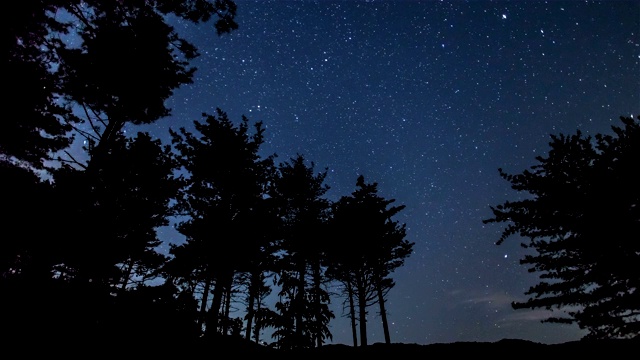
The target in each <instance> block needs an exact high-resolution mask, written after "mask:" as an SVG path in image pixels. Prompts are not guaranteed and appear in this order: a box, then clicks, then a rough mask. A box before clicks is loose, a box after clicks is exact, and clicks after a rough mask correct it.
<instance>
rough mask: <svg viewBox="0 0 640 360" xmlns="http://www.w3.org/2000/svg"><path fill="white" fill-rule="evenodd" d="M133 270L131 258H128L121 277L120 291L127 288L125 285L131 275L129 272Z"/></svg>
mask: <svg viewBox="0 0 640 360" xmlns="http://www.w3.org/2000/svg"><path fill="white" fill-rule="evenodd" d="M132 271H133V258H129V264H128V265H127V273H126V274H125V275H124V277H123V278H122V286H121V287H120V293H123V292H125V290H127V285H128V284H129V277H131V272H132Z"/></svg>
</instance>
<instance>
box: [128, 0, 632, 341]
mask: <svg viewBox="0 0 640 360" xmlns="http://www.w3.org/2000/svg"><path fill="white" fill-rule="evenodd" d="M236 2H237V4H238V16H237V18H236V20H237V22H238V24H239V29H238V30H236V31H234V32H233V33H231V34H226V35H223V36H222V37H218V36H217V35H216V34H215V31H214V29H213V27H212V26H211V25H210V24H205V25H199V26H194V25H192V24H187V23H182V22H173V24H174V26H175V27H176V29H177V30H178V31H179V33H181V34H182V35H183V36H184V37H186V38H187V39H189V40H191V41H192V42H193V43H194V44H195V45H196V46H197V47H198V48H199V50H200V53H201V56H200V57H199V58H197V59H196V60H195V61H194V62H193V65H195V66H196V67H197V68H198V71H197V72H196V76H195V79H194V83H193V84H190V85H185V86H183V87H182V88H180V89H178V90H177V91H176V92H175V94H174V96H173V97H172V98H171V99H170V101H169V106H170V107H171V108H172V116H170V117H168V118H165V119H162V120H160V121H158V122H157V123H155V124H154V125H153V126H147V127H137V128H132V127H130V128H129V130H130V131H131V130H136V131H137V130H145V131H146V130H148V131H150V132H151V133H152V134H153V135H154V136H157V137H159V138H162V139H163V140H166V141H168V140H169V134H168V129H169V128H170V127H171V128H173V129H177V128H179V127H182V126H185V127H187V128H188V129H192V124H193V120H202V119H203V118H202V116H201V114H202V113H203V112H206V113H211V114H213V113H214V112H215V109H216V108H217V107H219V108H221V109H222V110H224V111H226V112H227V113H228V115H229V117H230V118H231V119H232V120H234V121H238V122H239V121H240V118H241V116H242V115H243V114H244V115H246V116H247V117H248V118H249V119H250V120H251V121H252V122H256V121H262V122H263V123H264V125H266V133H265V136H266V142H267V143H266V144H265V145H264V146H263V151H264V155H269V154H272V153H277V154H278V158H277V159H276V160H277V162H283V161H288V160H289V159H290V158H291V157H292V156H295V155H296V154H298V153H299V154H302V155H304V156H305V158H307V159H309V160H310V161H313V162H314V163H315V168H316V171H317V172H320V171H323V170H324V169H325V168H327V169H328V176H327V179H326V184H327V185H329V186H330V187H331V190H330V191H329V193H328V198H330V199H331V200H337V198H339V197H340V196H342V195H349V194H350V193H351V192H352V191H354V190H355V184H356V178H357V176H358V175H360V174H362V175H364V177H365V180H367V181H368V182H377V183H378V184H379V194H380V195H381V196H383V197H385V198H390V199H396V203H395V205H401V204H402V205H406V209H405V210H404V211H402V212H401V213H400V214H399V215H397V216H396V218H395V219H396V220H398V221H400V222H401V223H406V225H407V240H409V241H412V242H415V246H414V253H413V254H412V255H411V256H410V257H409V258H408V259H407V261H406V263H405V265H404V266H403V267H401V268H400V269H398V270H397V271H396V272H395V273H394V274H393V275H392V276H393V278H394V279H395V281H396V283H397V285H396V287H395V288H394V289H392V290H391V292H390V294H389V298H388V302H387V309H388V311H389V321H390V331H391V340H392V342H404V343H418V344H431V343H450V342H457V341H491V342H493V341H498V340H500V339H503V338H518V339H525V340H532V341H536V342H542V343H550V344H551V343H559V342H565V341H571V340H578V339H579V338H580V337H581V336H582V335H584V334H583V333H582V332H581V331H580V330H579V329H578V328H577V327H576V326H560V325H554V324H541V323H540V319H542V318H544V317H546V316H547V313H545V312H544V311H534V310H517V311H516V310H513V309H512V308H511V305H510V304H511V302H512V301H523V300H525V299H526V297H525V295H524V292H525V291H526V290H527V289H528V288H529V286H531V285H533V284H535V283H537V282H538V278H537V275H536V274H530V273H528V272H527V269H526V267H524V266H523V265H520V264H519V263H518V261H519V259H520V258H521V257H522V256H523V255H524V254H525V250H524V249H522V248H521V247H520V243H521V240H522V239H519V238H517V237H514V238H510V239H509V241H507V242H505V243H504V244H502V245H500V246H498V245H495V241H496V240H498V237H499V235H500V233H501V230H502V228H503V226H502V225H495V224H492V225H490V226H488V225H483V223H482V220H483V219H486V218H489V217H491V216H492V214H491V212H490V209H489V206H490V205H498V204H501V203H503V202H504V201H506V200H516V199H517V198H518V197H519V196H520V195H519V194H517V193H515V192H514V191H512V190H511V189H510V184H509V183H508V182H506V181H505V180H503V179H501V178H500V177H499V175H498V170H497V169H498V168H503V169H505V170H506V171H507V172H510V173H520V172H522V171H523V170H525V169H527V168H529V167H530V166H532V165H535V164H536V163H537V162H536V160H535V157H536V156H538V155H542V156H546V154H547V153H548V150H549V145H548V144H549V141H550V134H560V133H562V134H574V133H575V132H576V131H577V130H578V129H579V130H580V131H582V132H583V134H595V133H612V131H611V126H612V125H616V126H618V125H622V123H621V122H620V121H619V117H620V116H621V115H624V116H630V115H633V116H635V114H637V113H638V112H639V111H640V80H639V79H640V2H639V1H602V2H591V1H589V2H584V1H548V2H542V1H491V2H490V1H465V2H462V1H393V2H391V1H355V0H354V1H339V2H330V1H259V2H255V1H243V0H238V1H236ZM160 234H161V236H162V238H163V239H164V240H166V241H170V242H175V243H180V242H181V241H183V238H182V236H181V235H180V234H178V233H177V232H176V231H175V230H172V229H171V228H163V229H162V230H161V232H160ZM332 306H333V309H334V311H335V313H336V319H334V320H333V321H332V322H331V325H330V330H331V332H332V334H333V336H334V339H333V343H344V344H351V333H350V328H349V325H348V322H347V319H346V318H344V317H342V304H341V299H338V298H335V299H333V305H332ZM376 310H377V309H375V308H371V310H370V313H371V315H370V318H369V322H368V329H369V332H368V336H369V342H370V343H374V342H382V341H384V337H383V334H382V326H381V320H380V318H379V317H378V316H377V315H376ZM264 338H265V340H267V341H270V340H271V339H269V338H267V337H266V336H264Z"/></svg>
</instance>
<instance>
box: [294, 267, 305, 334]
mask: <svg viewBox="0 0 640 360" xmlns="http://www.w3.org/2000/svg"><path fill="white" fill-rule="evenodd" d="M306 268H307V266H306V263H305V261H304V260H302V259H301V260H300V264H299V266H298V289H297V294H296V296H295V308H294V314H295V315H294V316H295V319H296V325H295V327H296V345H295V346H296V347H300V346H303V345H304V344H302V339H303V336H304V331H303V330H304V326H303V323H304V313H303V311H304V297H305V291H304V285H305V281H304V275H305V272H306V271H305V269H306Z"/></svg>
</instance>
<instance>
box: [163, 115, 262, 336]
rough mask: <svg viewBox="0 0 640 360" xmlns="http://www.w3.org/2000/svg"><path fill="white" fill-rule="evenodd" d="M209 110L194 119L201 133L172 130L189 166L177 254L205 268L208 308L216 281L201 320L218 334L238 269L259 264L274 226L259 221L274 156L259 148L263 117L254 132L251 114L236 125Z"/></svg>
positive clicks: (179, 208)
mask: <svg viewBox="0 0 640 360" xmlns="http://www.w3.org/2000/svg"><path fill="white" fill-rule="evenodd" d="M204 116H205V121H204V122H199V121H194V125H195V129H196V131H197V134H192V133H190V132H188V131H187V130H186V129H185V128H181V129H180V130H179V132H175V131H171V136H172V137H173V144H174V147H175V149H176V151H177V153H178V159H179V161H180V164H181V166H182V167H183V168H184V171H185V172H186V175H185V181H184V185H183V187H182V189H181V191H180V196H179V197H178V200H177V207H176V209H177V211H178V212H179V214H180V215H181V216H183V217H184V220H183V221H181V222H180V223H179V224H178V226H177V229H178V231H179V232H180V233H182V234H183V235H185V236H186V244H185V245H184V247H183V248H182V249H181V250H180V252H179V253H176V256H177V255H178V254H181V255H182V256H186V257H187V258H188V259H189V260H188V261H191V262H192V266H194V267H199V268H200V269H201V278H202V279H204V282H205V285H204V287H205V289H204V293H203V298H202V301H201V310H202V311H203V312H204V311H205V309H206V306H207V302H208V294H209V291H210V290H209V289H210V287H211V286H213V299H212V304H211V307H210V309H209V310H208V315H207V316H206V318H205V319H204V320H201V321H203V322H204V323H206V325H207V333H208V334H210V335H214V334H217V333H219V332H220V329H219V328H218V322H219V316H220V311H221V309H222V306H223V298H224V297H225V296H229V294H230V292H231V290H232V285H233V282H234V279H235V277H236V275H237V274H238V273H242V272H246V271H250V269H252V268H253V266H255V262H256V261H259V257H260V256H261V254H262V248H263V247H264V246H265V241H267V240H268V239H269V238H268V236H266V234H268V232H269V231H270V230H269V229H268V228H257V227H256V225H257V224H259V223H258V222H257V219H259V218H260V217H261V216H262V215H264V212H263V209H264V202H265V189H266V185H265V183H266V182H267V181H268V180H269V178H270V176H269V174H268V172H269V171H270V169H271V168H272V165H271V164H272V162H273V160H272V157H266V158H262V157H261V156H260V154H259V152H260V146H261V145H262V143H263V141H264V138H263V132H264V129H263V128H262V123H260V122H258V123H255V124H254V127H255V132H254V133H253V134H251V133H250V130H249V120H248V119H247V118H246V117H243V118H242V121H241V122H240V124H239V125H237V126H236V125H235V124H233V123H232V122H231V120H229V118H228V117H227V114H226V113H224V112H223V111H222V110H220V109H218V110H217V114H216V115H207V114H204ZM265 226H267V225H265Z"/></svg>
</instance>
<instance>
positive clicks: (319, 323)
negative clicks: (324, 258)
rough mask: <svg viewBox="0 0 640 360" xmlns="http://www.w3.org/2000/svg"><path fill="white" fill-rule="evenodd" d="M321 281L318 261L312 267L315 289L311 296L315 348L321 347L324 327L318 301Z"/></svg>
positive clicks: (319, 300)
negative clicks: (314, 323) (313, 313)
mask: <svg viewBox="0 0 640 360" xmlns="http://www.w3.org/2000/svg"><path fill="white" fill-rule="evenodd" d="M321 280H322V279H321V278H320V263H319V261H316V263H315V264H314V265H313V287H314V289H315V293H314V296H313V307H314V312H315V320H314V321H315V322H316V325H315V329H316V334H315V343H316V347H321V346H322V342H323V341H322V329H323V327H324V324H323V323H322V318H323V317H322V308H321V305H322V304H321V299H320V292H321V291H322V281H321Z"/></svg>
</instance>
